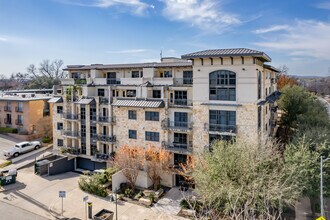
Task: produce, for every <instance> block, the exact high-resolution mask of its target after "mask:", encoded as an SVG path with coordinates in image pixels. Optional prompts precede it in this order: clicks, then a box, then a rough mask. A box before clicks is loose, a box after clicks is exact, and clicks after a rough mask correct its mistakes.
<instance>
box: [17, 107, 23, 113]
mask: <svg viewBox="0 0 330 220" xmlns="http://www.w3.org/2000/svg"><path fill="white" fill-rule="evenodd" d="M15 111H16V112H23V107H19V106H16V107H15Z"/></svg>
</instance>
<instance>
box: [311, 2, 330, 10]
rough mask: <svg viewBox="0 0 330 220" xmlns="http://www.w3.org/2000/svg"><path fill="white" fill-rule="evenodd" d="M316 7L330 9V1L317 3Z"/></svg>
mask: <svg viewBox="0 0 330 220" xmlns="http://www.w3.org/2000/svg"><path fill="white" fill-rule="evenodd" d="M315 7H316V8H320V9H326V10H330V2H322V3H318V4H316V5H315Z"/></svg>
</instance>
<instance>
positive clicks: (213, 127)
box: [204, 123, 237, 134]
mask: <svg viewBox="0 0 330 220" xmlns="http://www.w3.org/2000/svg"><path fill="white" fill-rule="evenodd" d="M204 130H207V131H209V132H215V133H233V134H235V133H236V131H237V129H236V125H225V124H207V123H206V124H204Z"/></svg>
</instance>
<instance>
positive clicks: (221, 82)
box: [209, 70, 236, 101]
mask: <svg viewBox="0 0 330 220" xmlns="http://www.w3.org/2000/svg"><path fill="white" fill-rule="evenodd" d="M209 85H210V100H223V101H235V100H236V74H235V73H234V72H231V71H227V70H218V71H214V72H212V73H210V82H209Z"/></svg>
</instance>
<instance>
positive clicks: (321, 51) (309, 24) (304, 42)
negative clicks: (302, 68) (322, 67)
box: [253, 20, 330, 60]
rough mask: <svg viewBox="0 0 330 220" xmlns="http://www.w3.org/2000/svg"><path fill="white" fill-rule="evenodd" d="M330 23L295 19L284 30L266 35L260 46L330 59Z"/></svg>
mask: <svg viewBox="0 0 330 220" xmlns="http://www.w3.org/2000/svg"><path fill="white" fill-rule="evenodd" d="M329 36H330V23H328V22H321V21H316V20H296V21H295V22H294V23H293V24H292V25H291V26H290V27H288V28H287V29H285V31H284V32H280V33H279V34H273V35H271V36H269V35H267V38H265V39H266V40H265V41H263V42H254V43H253V44H254V45H257V46H259V47H262V48H268V49H270V50H276V51H280V52H285V53H287V54H288V55H290V56H299V57H313V58H317V59H324V60H330V56H329V51H330V41H329Z"/></svg>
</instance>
